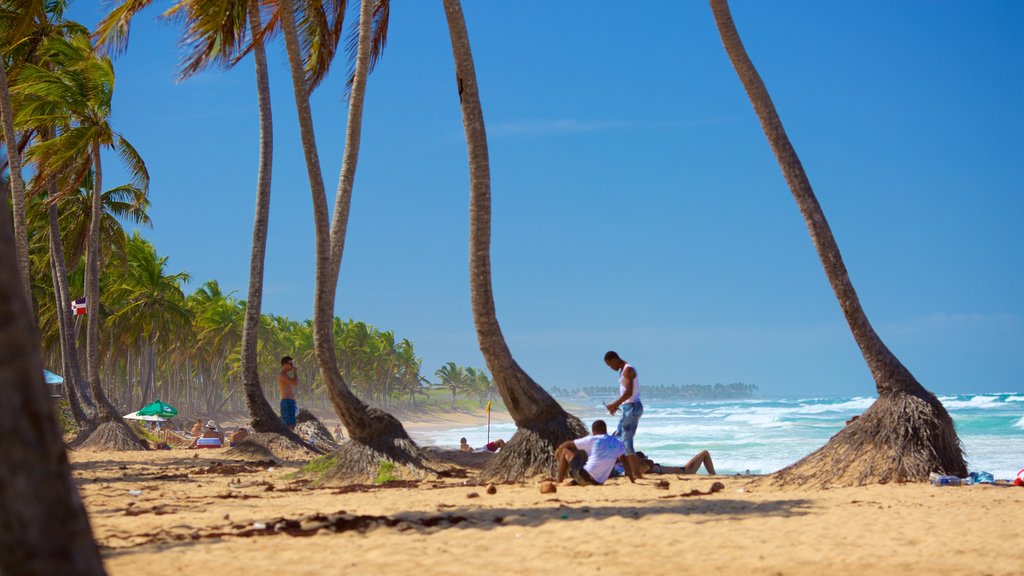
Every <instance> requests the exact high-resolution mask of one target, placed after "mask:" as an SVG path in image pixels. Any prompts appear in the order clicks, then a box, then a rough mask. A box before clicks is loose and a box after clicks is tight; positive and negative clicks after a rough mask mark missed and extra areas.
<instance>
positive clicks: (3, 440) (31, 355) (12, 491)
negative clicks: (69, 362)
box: [0, 218, 104, 575]
mask: <svg viewBox="0 0 1024 576" xmlns="http://www.w3.org/2000/svg"><path fill="white" fill-rule="evenodd" d="M17 270H18V265H17V256H16V254H15V249H14V241H13V238H12V235H11V230H10V228H9V227H8V225H7V219H6V218H0V318H2V319H3V320H2V321H0V389H2V390H4V393H3V394H0V412H2V413H3V414H4V417H3V418H0V461H2V462H3V463H4V465H3V466H2V467H0V550H3V553H2V554H0V573H4V574H97V575H98V574H104V571H103V563H102V561H101V559H100V555H99V551H98V550H97V548H96V543H95V542H94V541H93V537H92V530H91V529H90V527H89V521H88V518H87V517H86V514H85V509H84V507H83V506H82V501H81V498H80V497H79V495H78V491H77V490H76V489H75V485H74V482H73V481H72V480H71V468H70V466H69V465H68V459H67V454H66V453H65V451H64V443H63V441H62V439H61V433H60V430H59V429H58V427H57V422H56V420H55V418H54V415H53V409H52V408H51V406H50V399H49V398H48V397H47V394H46V391H45V390H46V388H45V386H44V384H43V382H42V373H43V367H42V363H41V362H40V359H39V336H38V332H37V329H36V326H35V322H34V321H33V318H32V312H31V308H30V307H29V306H28V305H27V302H26V300H25V299H24V297H23V295H24V292H23V287H22V286H21V283H20V282H18V281H17V280H16V279H17V278H18V271H17Z"/></svg>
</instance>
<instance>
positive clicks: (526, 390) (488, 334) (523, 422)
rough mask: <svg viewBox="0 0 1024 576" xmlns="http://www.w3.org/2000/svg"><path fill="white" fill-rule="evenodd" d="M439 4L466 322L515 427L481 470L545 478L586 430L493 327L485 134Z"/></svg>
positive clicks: (451, 23)
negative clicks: (460, 212) (456, 109)
mask: <svg viewBox="0 0 1024 576" xmlns="http://www.w3.org/2000/svg"><path fill="white" fill-rule="evenodd" d="M444 9H445V14H446V15H447V17H448V31H449V34H450V36H451V43H452V55H453V57H454V59H455V76H456V80H457V84H458V90H459V99H460V102H461V103H462V124H463V128H464V129H465V131H466V146H467V149H468V155H469V186H470V209H469V210H470V220H469V235H470V245H469V278H470V293H471V298H472V302H473V322H474V325H475V326H476V335H477V340H478V341H479V342H480V351H481V352H482V353H483V355H484V359H485V360H486V362H487V368H488V369H489V370H490V371H491V374H493V375H494V380H495V382H496V383H497V386H498V391H499V392H500V393H501V397H502V399H503V400H504V401H505V406H506V407H508V411H509V414H510V415H511V416H512V419H513V420H514V421H515V423H516V426H518V427H519V431H517V432H516V435H515V436H513V438H512V440H511V441H509V443H508V445H507V446H506V447H505V448H504V449H502V451H501V452H500V453H499V454H498V457H497V458H494V459H492V460H491V462H490V463H489V464H488V465H487V467H486V468H485V469H484V471H483V472H482V475H483V476H484V477H489V478H500V479H507V480H518V479H521V478H523V477H525V476H532V475H534V474H537V473H546V474H552V475H553V474H554V473H555V458H554V451H555V448H556V447H557V446H558V444H561V443H562V442H564V441H565V440H569V439H572V438H578V437H580V436H584V435H586V429H585V428H584V427H583V424H582V423H581V422H580V421H579V419H577V418H576V417H575V416H572V415H571V414H569V413H567V412H566V411H565V410H563V409H562V407H561V406H560V405H559V404H558V402H556V401H555V399H554V398H552V397H551V395H550V394H548V393H547V392H546V391H545V390H544V389H543V388H541V387H540V386H539V385H538V384H537V383H536V382H534V381H533V379H532V378H530V376H529V375H528V374H527V373H526V372H525V371H524V370H523V369H522V368H520V367H519V365H518V364H517V363H516V361H515V359H514V358H512V353H511V352H510V351H509V349H508V345H507V344H506V343H505V338H504V336H502V333H501V327H500V326H499V325H498V318H497V314H496V312H495V309H494V294H493V292H492V289H491V254H490V251H491V175H490V160H489V158H488V152H487V132H486V130H485V127H484V117H483V109H482V107H481V106H480V93H479V90H478V87H477V82H476V70H475V68H474V65H473V53H472V51H471V50H470V45H469V34H468V32H467V31H466V22H465V19H464V18H463V15H462V5H461V3H460V2H459V0H444ZM520 444H521V445H522V448H520V447H519V445H520Z"/></svg>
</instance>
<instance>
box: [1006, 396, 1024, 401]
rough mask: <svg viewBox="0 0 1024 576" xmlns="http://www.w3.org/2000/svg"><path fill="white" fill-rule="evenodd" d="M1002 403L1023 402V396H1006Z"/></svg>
mask: <svg viewBox="0 0 1024 576" xmlns="http://www.w3.org/2000/svg"><path fill="white" fill-rule="evenodd" d="M1003 402H1024V396H1007V397H1006V400H1003Z"/></svg>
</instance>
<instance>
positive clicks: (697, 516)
mask: <svg viewBox="0 0 1024 576" xmlns="http://www.w3.org/2000/svg"><path fill="white" fill-rule="evenodd" d="M545 502H549V503H552V504H557V506H552V507H546V508H535V507H522V508H506V507H498V508H469V507H466V506H454V505H445V504H441V505H439V506H438V511H437V512H402V513H398V514H393V515H384V516H376V515H363V514H348V513H345V512H344V511H341V512H336V513H330V514H325V513H317V514H307V515H303V516H295V517H293V518H283V517H275V518H267V519H266V520H262V521H256V522H245V523H231V524H227V523H226V524H225V525H223V526H220V527H212V528H205V529H194V528H190V527H175V528H174V529H161V530H159V531H156V532H152V533H140V534H133V535H132V539H139V540H141V541H140V542H139V543H137V544H135V545H132V546H129V547H117V548H112V547H110V546H109V545H106V543H101V546H100V548H101V551H102V553H103V556H105V557H107V558H111V557H116V556H123V555H129V554H135V553H138V552H145V551H149V550H150V549H152V547H154V546H155V547H159V549H161V550H168V549H170V548H177V547H183V546H190V545H195V544H199V543H201V542H202V541H204V540H211V541H219V540H220V539H222V538H248V537H259V536H281V535H288V536H292V537H303V536H313V535H316V534H321V533H327V534H332V533H333V534H344V533H349V532H355V533H359V534H365V533H367V532H370V531H373V530H381V529H384V530H397V531H398V532H408V533H413V534H434V533H438V532H440V531H442V530H446V529H452V528H455V529H461V530H474V529H475V530H492V529H495V528H500V527H520V528H533V527H537V526H542V525H544V524H547V523H548V522H574V521H580V520H590V519H597V520H602V519H606V518H633V519H636V520H639V519H642V518H646V517H653V516H663V515H682V516H686V517H688V521H690V522H693V523H695V524H702V523H708V522H720V521H728V520H739V519H743V518H751V517H780V518H789V517H796V516H804V515H807V514H809V513H810V508H811V501H810V500H807V499H799V498H797V499H779V500H768V501H763V502H749V501H744V500H733V499H724V498H717V497H716V498H709V499H693V500H675V499H673V500H661V501H658V502H653V503H652V504H651V505H649V506H620V505H615V504H609V505H599V506H595V505H580V506H576V505H573V504H574V503H573V501H572V500H569V499H566V500H563V499H560V498H549V499H547V500H545ZM442 510H443V511H442Z"/></svg>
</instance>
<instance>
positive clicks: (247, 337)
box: [242, 1, 288, 434]
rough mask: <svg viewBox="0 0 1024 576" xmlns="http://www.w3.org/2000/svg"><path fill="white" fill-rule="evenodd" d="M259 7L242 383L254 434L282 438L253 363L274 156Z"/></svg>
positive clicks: (255, 7)
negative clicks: (256, 145)
mask: <svg viewBox="0 0 1024 576" xmlns="http://www.w3.org/2000/svg"><path fill="white" fill-rule="evenodd" d="M261 28H262V23H261V22H260V9H259V3H258V2H255V1H251V2H249V31H250V33H251V34H252V38H253V56H254V57H255V60H256V94H257V102H258V106H259V113H260V161H259V173H258V176H257V179H256V215H255V218H254V221H253V226H252V253H251V255H250V258H249V295H248V297H247V298H246V300H245V324H244V325H243V327H242V381H243V386H244V388H245V402H246V406H247V407H248V410H249V416H250V418H251V419H252V427H253V430H254V431H256V432H273V433H277V434H285V433H287V431H288V428H287V427H286V426H285V425H284V423H283V422H281V419H280V418H278V416H277V414H276V413H275V412H274V409H273V408H272V407H271V406H270V403H269V402H267V397H266V395H265V394H264V393H263V386H262V384H261V383H260V374H259V363H258V361H257V359H256V350H257V342H258V338H259V331H260V313H261V310H262V305H263V265H264V261H265V259H266V254H267V228H268V226H269V222H270V178H271V170H272V167H273V154H274V122H273V118H272V116H271V108H270V80H269V75H268V72H267V54H266V49H265V47H264V45H263V40H262V39H261V38H260V34H259V31H260V30H261Z"/></svg>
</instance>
